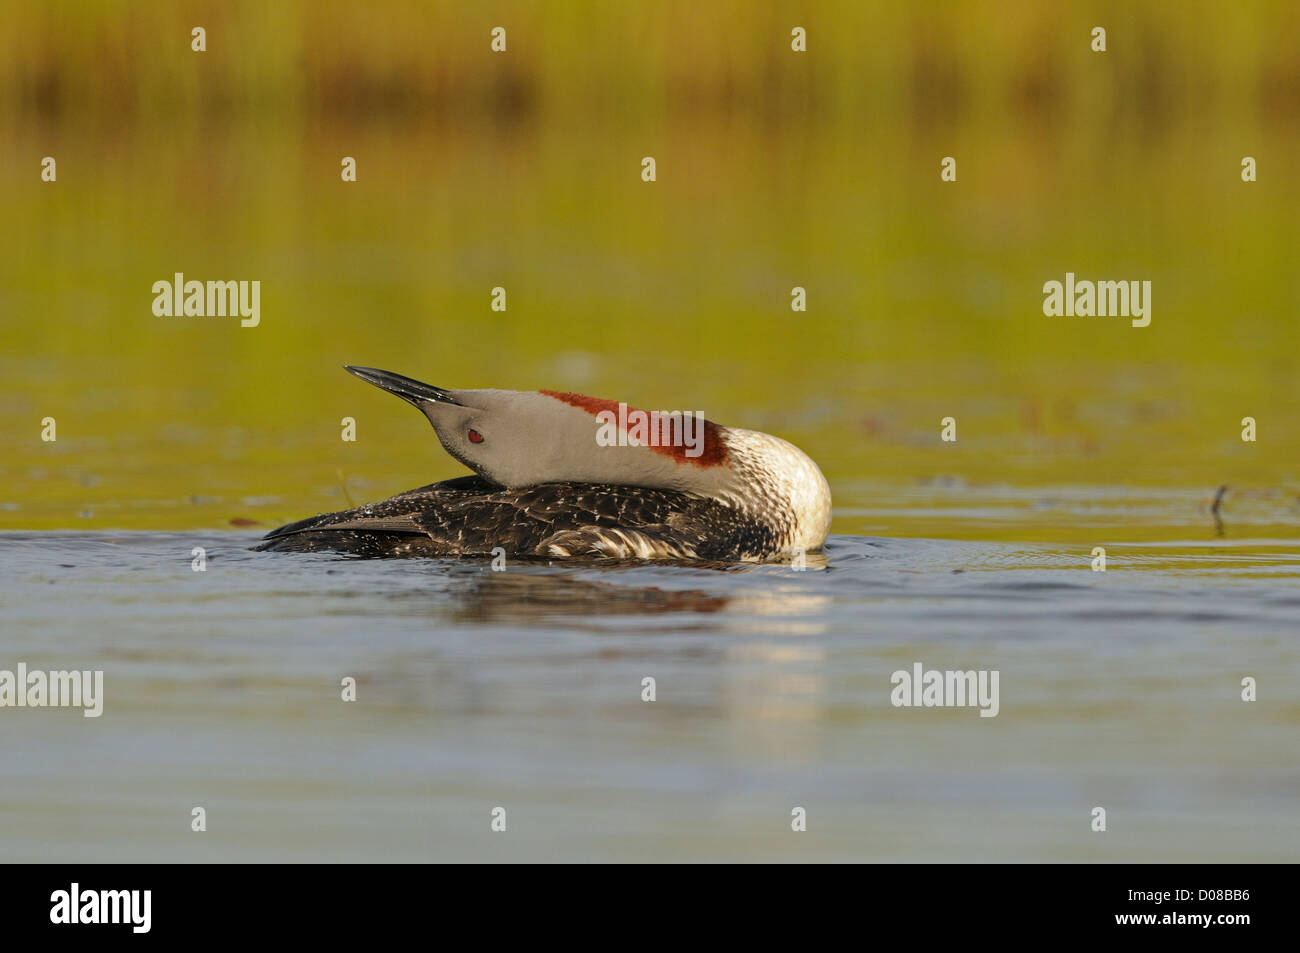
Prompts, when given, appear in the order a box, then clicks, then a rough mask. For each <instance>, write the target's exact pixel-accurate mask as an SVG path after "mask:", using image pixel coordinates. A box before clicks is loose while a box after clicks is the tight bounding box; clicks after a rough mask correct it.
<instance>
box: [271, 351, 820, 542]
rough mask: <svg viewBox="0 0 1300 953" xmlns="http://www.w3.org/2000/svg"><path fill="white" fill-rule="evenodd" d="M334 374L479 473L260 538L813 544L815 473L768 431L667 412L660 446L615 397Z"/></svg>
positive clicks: (368, 373)
mask: <svg viewBox="0 0 1300 953" xmlns="http://www.w3.org/2000/svg"><path fill="white" fill-rule="evenodd" d="M348 370H349V371H351V372H352V373H353V374H355V375H356V376H358V377H360V378H362V379H363V380H366V381H368V382H370V383H372V384H375V385H376V386H378V387H381V388H382V389H384V390H385V391H388V392H389V393H393V394H395V395H397V396H399V397H401V398H402V399H404V400H406V401H408V402H409V403H412V404H414V405H415V406H416V407H418V408H419V409H420V410H421V411H422V412H423V413H424V414H425V416H426V417H428V419H429V421H430V423H432V424H433V427H434V430H435V432H436V433H437V435H438V439H439V441H440V442H441V443H442V445H443V447H444V448H445V449H446V450H447V452H448V453H449V454H451V456H453V457H454V458H456V459H457V460H460V461H461V462H462V463H464V464H465V465H467V466H468V467H470V468H471V469H473V470H474V471H476V473H477V474H478V475H477V476H474V477H464V478H460V479H456V480H449V481H446V482H443V483H437V484H432V485H430V486H426V487H421V488H420V489H417V490H411V491H408V492H406V493H402V494H400V495H398V496H395V497H392V498H390V499H388V500H384V501H383V502H381V503H375V504H370V505H368V506H363V507H359V508H357V509H354V510H347V511H343V512H339V513H330V514H325V515H322V516H317V517H313V518H310V519H306V520H301V521H299V522H297V523H292V524H289V525H288V526H283V527H281V528H280V529H277V530H275V531H274V532H272V533H270V534H268V536H267V537H266V541H265V543H264V544H263V545H262V546H261V547H259V548H260V549H267V550H279V551H299V552H302V551H317V550H333V551H341V552H350V553H356V554H359V555H370V556H401V555H413V556H420V555H428V556H450V555H492V554H493V552H494V550H497V551H501V550H503V551H504V552H505V553H507V554H508V555H513V556H542V557H569V556H607V557H617V558H632V559H762V558H768V557H773V556H779V555H783V554H789V553H794V552H798V551H803V552H812V551H814V550H816V549H819V548H820V547H821V545H822V544H823V543H824V542H825V539H826V533H827V531H828V529H829V524H830V489H829V487H828V486H827V484H826V480H825V478H824V477H823V476H822V473H821V471H820V470H819V469H818V468H817V465H816V464H815V463H813V461H812V460H811V459H809V458H808V456H807V455H805V454H804V453H803V452H802V451H800V450H799V449H798V448H797V447H795V446H793V445H792V444H790V443H787V442H786V441H784V440H781V439H779V438H777V437H772V436H769V435H768V434H763V433H758V432H756V431H749V430H739V429H734V428H725V427H720V426H718V425H716V424H713V423H711V422H709V421H704V420H703V419H702V418H695V419H694V423H695V424H696V425H697V426H695V427H694V428H692V426H691V421H690V420H687V419H686V418H688V417H689V415H686V416H685V417H684V416H683V415H677V416H676V423H678V424H680V426H679V428H678V429H677V430H675V431H673V434H675V435H676V436H677V437H678V438H681V439H677V440H674V441H667V442H661V441H656V440H655V439H654V436H655V435H654V433H651V434H650V435H649V438H647V433H646V431H645V429H644V428H641V429H637V427H635V426H631V425H629V418H630V416H632V415H637V414H642V413H643V412H641V411H636V410H635V409H634V408H628V407H627V406H626V405H625V404H615V403H613V402H611V401H605V400H599V399H595V398H589V397H583V396H580V395H576V394H567V393H559V392H553V391H500V390H462V391H450V390H444V389H442V388H439V387H433V386H432V385H429V384H423V383H421V382H419V381H415V380H412V379H411V378H407V377H402V376H401V375H398V374H393V373H391V372H389V371H380V370H376V369H374V368H354V367H349V368H348ZM646 416H651V415H646ZM635 419H637V420H638V421H640V420H642V419H644V418H635ZM683 420H685V421H686V422H685V423H682V421H683Z"/></svg>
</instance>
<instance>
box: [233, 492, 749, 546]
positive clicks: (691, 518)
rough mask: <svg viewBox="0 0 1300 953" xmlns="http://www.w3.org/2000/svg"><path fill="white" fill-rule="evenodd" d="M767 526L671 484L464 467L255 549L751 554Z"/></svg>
mask: <svg viewBox="0 0 1300 953" xmlns="http://www.w3.org/2000/svg"><path fill="white" fill-rule="evenodd" d="M768 532H769V531H768V530H766V528H765V527H762V526H758V525H756V524H754V523H753V522H752V521H749V520H745V519H742V518H741V517H740V515H739V514H738V513H737V512H736V511H735V510H734V509H732V508H731V507H729V506H726V505H724V504H722V503H718V502H716V501H714V500H708V499H702V498H699V497H693V496H689V495H687V494H684V493H678V492H675V491H673V490H656V489H649V488H644V487H630V486H619V485H614V484H598V483H544V484H539V485H537V486H532V487H523V488H518V489H506V488H504V487H500V486H496V485H495V484H492V483H489V482H487V481H486V480H483V479H482V478H481V477H476V476H475V477H464V478H461V479H458V480H449V481H446V482H445V483H435V484H433V485H431V486H427V487H421V488H420V489H417V490H410V491H408V492H406V493H402V494H400V495H398V496H394V497H391V498H390V499H387V500H384V501H383V502H381V503H374V504H371V505H368V506H362V507H358V508H357V509H354V510H346V511H344V512H340V513H327V514H324V515H322V516H316V517H312V518H310V519H305V520H300V521H298V522H297V523H290V524H289V525H287V526H282V527H280V528H279V529H277V530H274V531H273V532H271V533H269V534H268V535H267V536H266V538H265V541H264V542H263V543H262V545H261V546H259V547H257V548H258V549H261V550H277V551H290V552H315V551H321V550H327V551H335V552H346V553H353V554H356V555H363V556H471V555H473V556H490V555H494V550H496V551H504V552H505V553H506V555H508V556H542V557H546V556H550V557H566V556H603V557H613V558H622V559H723V558H737V557H740V558H743V557H744V556H746V555H750V554H754V555H756V554H758V553H759V552H761V551H762V550H763V548H764V547H765V545H767V544H768V543H769V542H770V540H769V539H768V538H767V535H768Z"/></svg>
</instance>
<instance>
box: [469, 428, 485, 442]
mask: <svg viewBox="0 0 1300 953" xmlns="http://www.w3.org/2000/svg"><path fill="white" fill-rule="evenodd" d="M469 442H470V443H482V442H483V435H482V434H481V433H479V432H478V431H477V430H471V431H470V432H469Z"/></svg>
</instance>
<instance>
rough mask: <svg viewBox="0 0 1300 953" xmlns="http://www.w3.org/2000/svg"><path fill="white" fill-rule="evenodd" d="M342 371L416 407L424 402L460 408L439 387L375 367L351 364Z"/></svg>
mask: <svg viewBox="0 0 1300 953" xmlns="http://www.w3.org/2000/svg"><path fill="white" fill-rule="evenodd" d="M343 369H344V370H345V371H347V372H348V373H349V374H352V375H355V376H356V377H359V378H361V379H362V380H363V381H365V382H366V383H367V384H374V385H375V386H376V387H378V388H379V389H380V390H386V391H388V393H390V394H393V395H394V396H396V397H400V398H402V400H405V401H410V402H411V403H412V404H415V405H416V406H417V407H418V406H419V405H420V404H421V403H423V402H425V401H437V402H438V403H440V404H455V405H456V406H458V407H459V406H462V405H461V403H460V401H458V400H457V399H456V398H455V397H452V396H451V394H450V393H449V392H447V391H445V390H443V389H442V388H441V387H434V386H433V385H432V384H424V383H421V382H420V381H417V380H414V379H412V378H410V377H403V376H402V375H401V374H394V373H393V372H392V371H381V370H380V369H379V368H377V367H353V366H352V365H351V364H345V365H344V366H343Z"/></svg>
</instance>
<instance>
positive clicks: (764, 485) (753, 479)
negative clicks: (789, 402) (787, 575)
mask: <svg viewBox="0 0 1300 953" xmlns="http://www.w3.org/2000/svg"><path fill="white" fill-rule="evenodd" d="M722 439H723V441H724V442H725V443H726V445H727V465H726V466H725V467H721V468H719V470H722V471H724V472H722V473H720V474H719V477H721V479H720V480H719V481H718V485H717V486H716V488H715V489H714V491H713V492H709V493H707V495H709V496H712V497H713V498H715V499H718V500H720V501H721V502H725V503H728V504H729V505H731V506H734V507H735V508H737V509H739V510H741V511H743V512H745V513H746V514H748V515H750V516H752V517H753V518H754V519H755V520H757V521H758V522H761V523H763V524H764V525H766V526H768V527H770V528H771V529H773V530H774V531H775V532H776V534H777V537H778V540H779V545H780V546H781V548H782V549H785V550H793V549H804V550H812V549H817V548H818V547H820V546H821V545H822V543H824V542H825V540H826V534H827V532H828V530H829V529H830V518H831V493H830V486H829V485H828V484H827V483H826V478H825V477H824V476H823V475H822V472H821V470H820V469H819V468H818V467H817V464H816V463H814V462H813V461H812V459H811V458H810V457H809V456H808V455H807V454H805V453H804V452H803V451H802V450H800V449H799V448H798V447H796V446H795V445H794V444H792V443H789V442H788V441H785V440H782V439H781V438H780V437H773V436H771V435H770V434H765V433H759V432H758V431H755V430H741V429H737V428H726V429H724V430H723V432H722Z"/></svg>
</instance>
